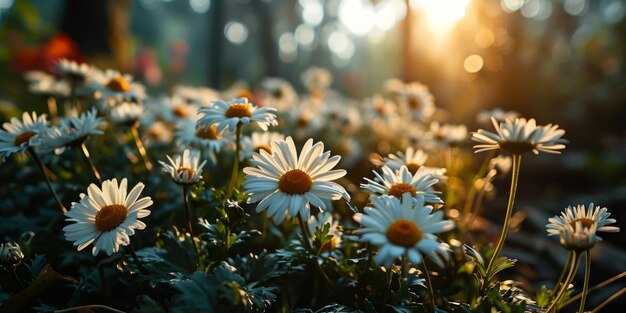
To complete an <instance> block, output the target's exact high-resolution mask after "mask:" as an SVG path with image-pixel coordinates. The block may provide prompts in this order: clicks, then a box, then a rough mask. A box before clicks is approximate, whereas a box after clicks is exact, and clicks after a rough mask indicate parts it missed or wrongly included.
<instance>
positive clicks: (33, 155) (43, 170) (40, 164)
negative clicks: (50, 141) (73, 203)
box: [28, 147, 67, 213]
mask: <svg viewBox="0 0 626 313" xmlns="http://www.w3.org/2000/svg"><path fill="white" fill-rule="evenodd" d="M28 154H29V155H30V156H31V158H32V159H33V160H34V161H35V163H37V167H38V168H39V170H40V171H41V174H43V176H44V177H45V178H46V184H47V185H48V189H50V191H51V192H52V196H54V199H55V200H56V202H57V204H58V205H59V208H60V209H61V212H63V213H66V212H67V209H66V208H65V206H64V205H63V202H61V199H59V195H57V192H56V191H55V190H54V188H52V182H50V177H48V174H47V173H46V166H45V165H44V164H43V162H41V159H40V158H39V156H38V155H37V152H35V149H33V148H32V147H28Z"/></svg>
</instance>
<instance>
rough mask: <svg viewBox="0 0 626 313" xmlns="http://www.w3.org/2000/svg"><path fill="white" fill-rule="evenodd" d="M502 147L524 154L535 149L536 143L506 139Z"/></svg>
mask: <svg viewBox="0 0 626 313" xmlns="http://www.w3.org/2000/svg"><path fill="white" fill-rule="evenodd" d="M499 145H500V148H502V149H504V150H506V151H509V152H511V153H512V154H518V155H519V154H524V153H526V152H530V151H533V149H534V148H535V145H534V144H532V143H530V142H525V141H505V142H501V143H500V144H499Z"/></svg>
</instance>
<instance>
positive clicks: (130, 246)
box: [128, 242, 144, 273]
mask: <svg viewBox="0 0 626 313" xmlns="http://www.w3.org/2000/svg"><path fill="white" fill-rule="evenodd" d="M128 251H129V252H130V255H131V256H132V257H133V261H135V265H137V269H138V270H139V273H144V269H143V266H142V265H141V262H139V258H138V257H137V253H136V252H135V248H134V247H133V243H132V242H129V243H128Z"/></svg>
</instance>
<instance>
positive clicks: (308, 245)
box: [297, 214, 313, 251]
mask: <svg viewBox="0 0 626 313" xmlns="http://www.w3.org/2000/svg"><path fill="white" fill-rule="evenodd" d="M297 218H298V224H300V230H301V231H302V236H304V239H303V241H304V247H305V248H306V249H307V250H309V251H313V248H312V247H311V241H310V238H311V236H310V235H309V229H308V227H306V224H305V223H304V220H302V216H300V214H298V217H297Z"/></svg>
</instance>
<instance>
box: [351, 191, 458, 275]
mask: <svg viewBox="0 0 626 313" xmlns="http://www.w3.org/2000/svg"><path fill="white" fill-rule="evenodd" d="M371 204H372V207H369V206H368V207H365V208H364V209H363V210H364V212H365V213H357V214H355V215H354V220H355V221H356V222H357V223H359V224H361V228H359V229H357V230H356V231H355V233H356V234H359V235H360V236H361V241H366V242H369V243H370V244H374V245H380V246H381V247H380V249H379V250H378V254H376V258H375V260H376V263H377V264H381V265H384V266H385V267H387V268H389V267H391V265H392V264H393V262H394V261H395V260H397V259H399V258H401V257H402V256H404V255H406V256H407V258H408V260H409V262H411V263H412V264H421V263H422V259H423V257H424V256H428V257H430V258H431V259H432V260H433V261H435V262H436V263H437V264H438V265H439V266H442V267H443V262H442V259H441V255H443V256H444V258H446V257H447V249H446V246H445V245H444V244H442V243H440V242H439V241H438V240H437V237H436V236H435V234H437V233H442V232H446V231H449V230H451V229H453V228H454V223H453V222H451V221H444V220H443V215H444V212H443V211H437V212H433V208H432V207H431V206H430V205H424V198H423V197H421V196H419V197H416V198H413V197H411V196H410V195H409V194H404V195H403V196H402V199H398V198H396V197H389V196H383V197H371Z"/></svg>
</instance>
